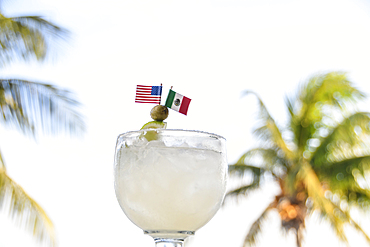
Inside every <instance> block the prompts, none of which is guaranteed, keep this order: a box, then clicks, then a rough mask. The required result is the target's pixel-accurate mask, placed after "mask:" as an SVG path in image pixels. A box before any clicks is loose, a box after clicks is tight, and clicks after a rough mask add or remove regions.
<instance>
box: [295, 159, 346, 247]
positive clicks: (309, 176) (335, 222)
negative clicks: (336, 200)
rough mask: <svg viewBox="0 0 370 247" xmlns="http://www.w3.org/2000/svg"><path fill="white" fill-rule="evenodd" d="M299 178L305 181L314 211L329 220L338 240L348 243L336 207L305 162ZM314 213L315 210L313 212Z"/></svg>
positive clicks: (342, 222)
mask: <svg viewBox="0 0 370 247" xmlns="http://www.w3.org/2000/svg"><path fill="white" fill-rule="evenodd" d="M298 176H299V177H300V178H301V179H302V180H303V181H304V184H305V186H306V189H307V193H308V196H309V197H310V198H312V201H313V209H318V210H319V211H320V213H321V215H322V216H323V217H325V218H327V219H328V220H329V222H330V223H331V225H332V227H333V229H334V230H335V233H336V234H337V236H338V238H340V239H341V240H342V241H343V242H347V237H346V235H345V232H344V229H343V226H344V221H343V220H341V219H340V218H339V217H337V215H336V214H335V211H334V209H335V205H333V203H332V202H331V201H330V200H328V199H327V198H326V197H325V193H324V190H323V188H322V186H321V183H320V181H319V179H318V177H317V176H316V174H315V172H314V170H313V169H312V168H311V166H310V165H309V164H308V163H307V162H305V161H304V163H303V164H302V169H301V171H300V173H299V174H298ZM311 211H313V210H311Z"/></svg>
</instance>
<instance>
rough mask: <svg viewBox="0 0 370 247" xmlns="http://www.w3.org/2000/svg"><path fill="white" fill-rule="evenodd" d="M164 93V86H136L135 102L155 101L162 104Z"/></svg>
mask: <svg viewBox="0 0 370 247" xmlns="http://www.w3.org/2000/svg"><path fill="white" fill-rule="evenodd" d="M161 95H162V86H144V85H137V86H136V97H135V103H153V104H160V103H161Z"/></svg>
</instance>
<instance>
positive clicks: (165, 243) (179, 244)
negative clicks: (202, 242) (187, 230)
mask: <svg viewBox="0 0 370 247" xmlns="http://www.w3.org/2000/svg"><path fill="white" fill-rule="evenodd" d="M155 247H184V240H181V239H156V240H155Z"/></svg>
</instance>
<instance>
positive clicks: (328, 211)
mask: <svg viewBox="0 0 370 247" xmlns="http://www.w3.org/2000/svg"><path fill="white" fill-rule="evenodd" d="M246 94H253V95H255V96H256V97H257V99H258V103H259V114H258V116H259V122H258V123H259V125H258V126H257V127H256V129H255V131H254V134H255V135H256V136H257V138H258V139H259V140H260V142H259V144H258V145H257V146H256V147H254V148H252V149H250V150H248V151H247V152H245V153H244V154H243V155H242V156H241V157H240V159H239V160H238V161H237V162H236V163H235V164H232V165H230V166H229V172H230V176H231V178H232V179H235V181H240V180H242V181H243V180H245V179H246V178H248V179H249V180H247V181H251V182H248V183H245V184H244V185H242V186H238V187H237V188H236V189H234V190H232V191H229V192H228V194H227V197H226V199H229V198H239V197H240V196H247V195H248V193H250V192H251V191H256V190H258V189H260V188H261V186H262V185H263V184H264V183H265V182H266V181H267V179H264V178H266V175H267V174H268V176H267V177H271V178H272V179H271V180H272V182H273V183H276V185H277V186H278V187H279V188H280V190H279V193H278V194H276V196H275V197H274V199H273V200H272V201H271V202H270V204H269V205H268V206H267V207H266V208H265V209H264V210H263V212H262V213H261V215H260V216H259V217H258V218H257V220H256V221H255V222H254V223H253V224H252V226H251V228H250V230H249V232H248V233H247V235H246V237H245V241H244V246H255V245H256V243H257V242H256V241H257V236H258V234H259V233H260V232H261V229H262V228H261V227H262V224H263V222H264V220H265V219H266V218H267V217H268V216H269V215H271V214H269V212H272V211H275V212H277V213H278V214H279V216H280V219H281V228H282V229H283V230H284V231H289V230H291V229H293V232H294V233H295V235H296V243H297V246H298V247H300V246H301V245H302V242H303V236H304V232H305V219H306V218H307V217H308V216H310V215H311V214H312V213H313V212H318V213H319V215H321V217H322V218H323V219H324V220H327V221H328V222H330V224H331V226H332V228H333V229H334V231H335V233H336V235H337V236H338V237H339V238H340V239H341V240H342V241H344V242H347V237H346V235H345V232H344V226H345V225H349V226H352V227H354V228H355V229H356V230H358V231H359V232H360V233H361V234H363V235H364V236H365V238H366V239H367V241H368V242H369V243H370V238H369V237H368V235H367V234H366V233H365V232H364V231H363V229H362V228H361V227H360V226H359V225H358V224H357V223H356V222H355V220H353V219H352V218H351V215H350V209H351V208H353V207H356V208H358V209H360V210H363V211H366V210H367V209H369V199H370V190H369V186H368V184H367V183H366V176H365V173H366V172H367V171H369V165H370V145H369V134H370V128H369V127H370V113H369V112H361V111H358V110H357V109H356V105H357V103H358V102H359V101H360V100H362V99H364V94H363V93H362V92H360V91H359V90H358V89H356V88H355V87H354V86H353V85H352V83H351V81H349V79H348V78H347V76H346V74H345V73H340V72H331V73H327V74H319V75H316V76H313V77H312V78H310V79H309V80H308V81H307V82H306V83H305V84H304V85H302V86H301V87H300V89H299V90H298V93H297V95H295V96H293V97H287V99H286V106H287V110H288V112H289V119H288V123H287V126H286V127H284V128H283V127H281V126H278V125H277V123H276V122H275V120H274V119H273V118H272V116H271V115H270V114H269V112H268V110H267V109H266V106H265V105H264V104H263V102H262V100H261V99H260V98H259V96H258V95H257V94H256V93H254V92H250V91H247V92H246Z"/></svg>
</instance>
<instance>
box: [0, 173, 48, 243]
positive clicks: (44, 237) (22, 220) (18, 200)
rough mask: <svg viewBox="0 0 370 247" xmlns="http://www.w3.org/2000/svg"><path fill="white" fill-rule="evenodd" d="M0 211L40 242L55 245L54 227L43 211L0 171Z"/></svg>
mask: <svg viewBox="0 0 370 247" xmlns="http://www.w3.org/2000/svg"><path fill="white" fill-rule="evenodd" d="M0 209H2V210H6V209H8V213H9V216H11V217H12V218H13V219H14V221H15V222H18V224H19V225H20V226H21V227H24V228H25V229H26V230H27V231H28V232H30V233H31V234H32V235H34V236H35V237H36V239H38V240H39V241H40V242H48V243H49V244H50V245H51V246H54V245H55V233H54V226H53V224H52V222H51V220H50V219H49V217H48V216H47V214H46V213H45V212H44V210H43V209H42V208H41V207H40V206H39V205H38V204H37V203H36V202H35V201H34V200H33V199H32V198H31V197H30V196H29V195H28V194H27V193H26V192H25V191H24V190H23V189H22V187H20V186H19V185H18V184H16V183H15V182H14V181H13V180H12V179H11V178H10V177H9V176H8V175H7V174H6V172H5V170H3V169H0Z"/></svg>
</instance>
